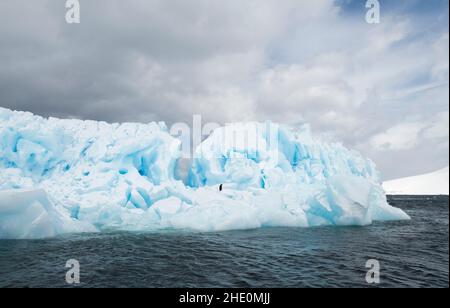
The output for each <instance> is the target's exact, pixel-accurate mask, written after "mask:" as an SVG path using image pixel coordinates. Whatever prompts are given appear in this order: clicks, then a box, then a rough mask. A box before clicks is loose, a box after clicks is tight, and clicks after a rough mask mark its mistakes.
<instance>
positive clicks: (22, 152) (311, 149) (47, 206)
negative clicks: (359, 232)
mask: <svg viewBox="0 0 450 308" xmlns="http://www.w3.org/2000/svg"><path fill="white" fill-rule="evenodd" d="M273 127H276V129H273ZM180 146H181V144H180V141H179V140H178V139H176V138H173V137H172V136H170V134H169V133H168V131H167V128H166V126H165V125H164V124H163V123H151V124H137V123H124V124H107V123H104V122H95V121H80V120H61V119H55V118H49V119H45V118H42V117H38V116H34V115H33V114H31V113H25V112H15V111H11V110H8V109H3V108H0V238H42V237H51V236H55V235H58V234H63V233H75V232H96V231H105V230H130V231H133V230H138V231H150V230H160V229H188V230H199V231H219V230H231V229H248V228H259V227H272V226H299V227H308V226H320V225H367V224H370V223H372V221H374V220H401V219H409V217H408V215H406V214H405V213H404V212H403V211H401V210H400V209H397V208H394V207H391V206H390V205H389V204H387V202H386V196H385V193H384V191H383V189H382V187H381V185H380V181H379V178H378V173H377V171H376V168H375V166H374V164H373V163H372V162H371V161H370V160H367V159H365V158H363V157H362V156H361V155H360V154H359V153H357V152H355V151H350V150H347V149H346V148H344V147H343V146H342V145H340V144H332V143H326V142H322V141H320V140H316V139H314V138H312V137H311V134H310V132H309V130H308V129H307V128H302V129H300V130H297V131H295V130H293V129H290V128H287V127H284V126H275V125H268V124H267V123H242V124H233V125H227V126H224V127H222V128H219V129H216V130H215V131H214V132H213V133H212V134H211V136H210V137H209V138H207V139H206V140H205V141H204V142H203V143H202V144H201V145H200V146H199V147H198V148H197V149H196V151H195V154H196V155H195V157H194V159H193V162H192V167H191V168H190V171H189V176H188V178H187V179H186V181H185V182H187V183H188V185H186V184H185V183H183V182H182V181H180V180H178V179H177V177H176V176H175V175H176V174H177V168H178V161H179V158H180V155H181V152H180ZM220 184H223V190H222V191H219V189H218V187H219V185H220Z"/></svg>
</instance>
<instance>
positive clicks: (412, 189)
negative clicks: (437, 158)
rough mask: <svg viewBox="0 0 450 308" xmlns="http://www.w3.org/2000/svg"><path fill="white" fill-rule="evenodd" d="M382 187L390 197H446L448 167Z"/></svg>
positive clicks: (393, 181) (395, 181) (386, 183)
mask: <svg viewBox="0 0 450 308" xmlns="http://www.w3.org/2000/svg"><path fill="white" fill-rule="evenodd" d="M383 187H384V189H385V190H386V192H387V193H388V194H390V195H448V190H449V172H448V166H447V167H445V168H443V169H441V170H438V171H435V172H432V173H427V174H423V175H418V176H411V177H406V178H401V179H397V180H392V181H387V182H385V183H383Z"/></svg>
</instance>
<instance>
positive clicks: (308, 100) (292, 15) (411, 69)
mask: <svg viewBox="0 0 450 308" xmlns="http://www.w3.org/2000/svg"><path fill="white" fill-rule="evenodd" d="M379 2H380V14H381V15H380V23H379V24H369V23H367V22H366V19H365V15H366V12H367V9H366V8H365V3H366V1H363V0H337V1H336V0H315V1H309V0H308V1H307V0H304V1H302V0H281V1H280V0H227V1H211V0H189V1H186V0H128V1H121V0H80V6H81V22H80V24H68V23H66V20H65V14H66V10H67V9H66V8H65V1H64V0H33V1H29V0H1V1H0V106H1V107H5V108H10V109H15V110H24V111H31V112H33V113H35V114H39V115H42V116H56V117H62V118H80V119H93V120H104V121H108V122H125V121H133V122H145V123H147V122H151V121H165V122H166V123H167V124H168V125H171V124H172V123H175V122H186V123H192V116H193V115H194V114H199V115H201V116H202V118H203V121H204V122H209V121H212V122H217V123H220V124H224V123H229V122H239V121H254V120H255V121H266V120H271V121H276V122H279V123H283V124H288V125H293V126H296V125H302V124H304V123H309V124H310V125H311V128H312V130H313V132H314V133H315V134H318V135H324V136H326V138H329V139H332V140H336V141H340V142H342V143H343V144H344V145H345V146H347V147H349V148H353V149H356V150H359V151H360V152H362V153H363V154H364V155H365V156H367V157H369V158H371V159H372V160H374V161H375V163H376V164H377V165H378V168H379V169H380V171H381V175H382V177H383V179H386V180H388V179H393V178H398V177H403V176H410V175H416V174H421V173H426V172H430V171H434V170H437V169H440V168H442V167H445V166H447V165H448V161H449V19H448V18H449V16H448V9H449V1H448V0H421V1H419V0H403V1H402V0H384V1H383V0H380V1H379Z"/></svg>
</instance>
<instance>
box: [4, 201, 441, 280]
mask: <svg viewBox="0 0 450 308" xmlns="http://www.w3.org/2000/svg"><path fill="white" fill-rule="evenodd" d="M390 203H391V204H393V205H395V206H398V207H400V208H402V209H404V210H405V211H406V212H407V213H408V214H409V215H410V216H411V217H412V220H411V221H406V222H405V221H404V222H387V223H375V224H374V225H372V226H368V227H322V228H307V229H304V228H272V229H259V230H248V231H232V232H221V233H186V232H163V233H147V234H139V233H109V234H85V235H71V236H64V237H59V238H55V239H48V240H39V241H16V240H0V287H68V286H69V285H68V284H66V282H65V276H66V270H67V269H66V268H65V265H66V261H67V260H68V259H77V260H78V261H79V262H80V264H81V284H80V285H78V286H79V287H202V288H203V287H368V286H369V285H368V284H367V283H366V281H365V276H366V270H367V269H366V268H365V264H366V261H367V260H368V259H377V260H378V261H379V262H380V265H381V283H380V284H379V285H378V286H379V287H448V286H449V274H448V271H449V252H448V240H449V239H448V234H449V199H448V197H437V196H436V197H390Z"/></svg>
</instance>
